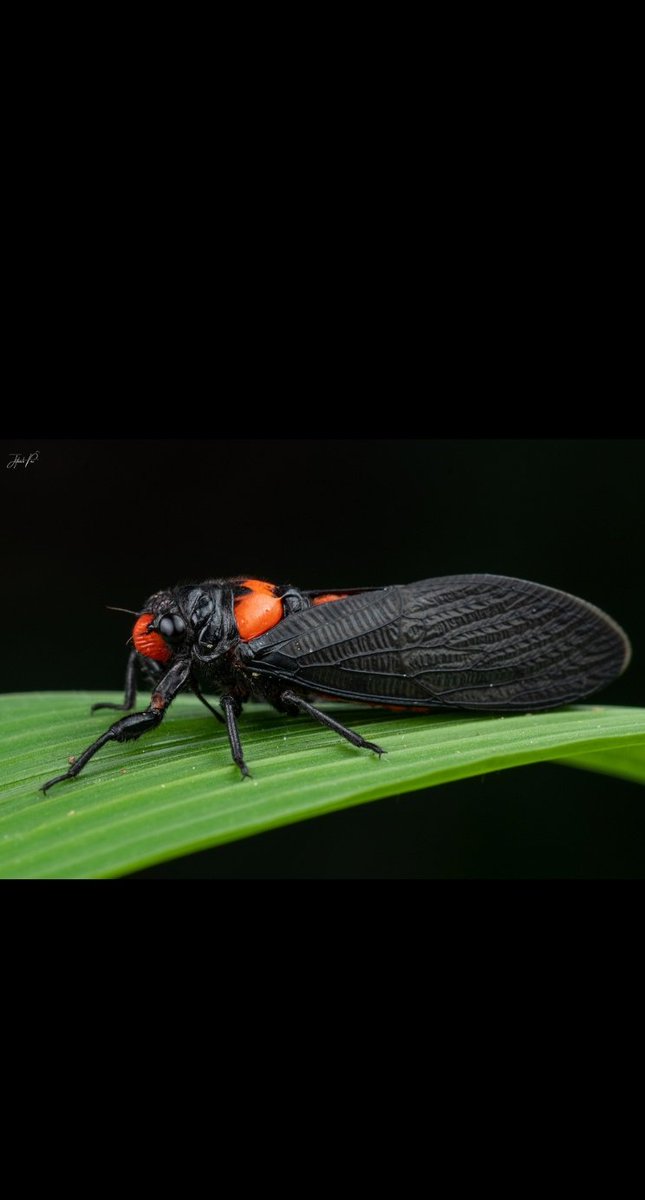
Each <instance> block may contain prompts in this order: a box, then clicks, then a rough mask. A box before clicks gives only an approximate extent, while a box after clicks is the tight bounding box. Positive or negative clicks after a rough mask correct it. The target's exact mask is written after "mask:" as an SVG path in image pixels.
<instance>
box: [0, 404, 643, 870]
mask: <svg viewBox="0 0 645 1200" xmlns="http://www.w3.org/2000/svg"><path fill="white" fill-rule="evenodd" d="M185 407H186V411H185V413H183V412H181V411H180V410H179V409H178V410H177V412H176V413H175V415H174V419H175V423H181V419H182V418H183V417H185V418H186V419H187V420H189V419H190V403H189V402H187V403H186V406H185ZM179 408H181V406H179ZM239 415H240V423H241V425H242V426H243V425H244V423H245V420H246V422H247V423H248V424H249V425H251V426H252V424H253V417H252V414H249V416H248V418H245V413H244V406H243V405H242V406H241V410H240V414H239ZM327 415H328V416H329V423H330V424H333V421H332V418H331V416H330V415H329V414H327ZM321 422H322V423H323V424H324V423H325V412H322V413H321ZM35 450H37V451H38V452H39V459H38V462H37V463H36V464H34V465H33V466H30V467H29V468H27V469H25V468H21V467H18V468H16V469H13V470H8V469H6V468H5V465H4V463H5V462H6V461H7V460H8V459H9V457H10V455H11V454H12V453H13V452H15V451H20V452H23V453H29V452H32V451H35ZM644 451H645V443H643V442H642V441H639V440H629V441H628V440H616V439H614V440H605V439H594V440H592V439H589V440H566V439H562V440H546V439H544V440H542V439H534V440H514V439H499V440H492V439H490V440H489V439H477V440H475V439H472V440H469V439H464V440H432V439H416V440H405V439H393V440H388V439H387V438H379V439H374V438H373V439H365V440H357V439H353V440H349V439H348V440H331V439H330V440H326V439H324V438H321V439H316V440H313V439H305V438H303V439H281V440H266V439H257V440H255V439H252V438H249V439H239V440H231V439H226V440H217V439H213V438H207V439H201V440H182V439H177V440H172V439H159V440H132V441H124V440H114V441H112V440H109V439H103V440H95V441H84V440H71V439H70V440H66V441H62V440H53V439H49V440H46V439H42V440H39V439H38V438H37V437H36V438H33V437H32V438H31V439H30V440H27V441H26V442H25V443H24V444H22V442H20V443H17V442H14V441H13V440H12V441H11V442H6V443H4V444H3V456H4V461H3V464H2V470H1V472H0V478H1V480H2V489H3V497H2V498H3V513H4V516H5V520H4V522H3V527H4V528H3V540H4V548H3V563H4V566H5V588H4V606H5V608H6V610H7V611H6V612H5V614H4V616H3V627H4V630H5V635H6V636H5V639H4V643H3V684H2V688H3V691H22V690H41V689H42V690H45V689H55V688H65V689H76V688H79V689H80V688H82V689H89V690H91V691H93V692H96V696H97V699H98V698H100V695H101V692H102V691H104V690H105V689H108V688H109V689H113V688H117V689H118V688H120V687H121V686H122V682H123V672H124V666H125V658H126V650H125V643H126V640H127V637H128V635H129V631H130V619H129V618H128V617H127V616H125V615H123V614H118V613H110V612H107V611H106V608H105V606H106V605H107V604H112V605H123V606H124V607H128V608H132V609H137V608H139V607H140V605H141V604H142V602H143V600H144V599H145V597H146V596H147V595H148V594H150V593H151V592H153V591H157V590H158V589H160V588H162V587H164V586H167V585H172V584H174V583H176V582H182V581H189V580H199V579H203V578H208V577H214V576H227V575H236V574H240V573H242V574H248V575H250V576H255V577H260V578H268V579H271V580H276V581H288V582H291V583H294V584H297V585H299V586H302V587H305V588H306V587H316V588H317V587H324V588H330V589H337V588H342V587H349V586H368V585H370V584H375V585H376V584H384V583H392V582H409V581H411V580H414V579H420V578H424V577H427V576H430V575H442V574H450V573H460V572H477V571H489V572H494V573H499V574H505V575H515V576H518V577H521V578H526V579H534V580H537V581H539V582H542V583H546V584H549V585H551V586H553V587H558V588H562V589H563V590H566V591H569V592H573V593H574V594H577V595H580V596H583V597H584V598H586V599H588V600H590V601H592V602H593V603H595V604H597V605H598V606H600V607H601V608H603V609H605V610H606V611H607V612H609V613H610V614H611V615H612V616H613V617H615V618H616V620H618V621H619V622H620V623H621V624H622V625H623V627H624V628H625V629H626V630H627V632H628V633H629V635H630V638H631V640H632V644H633V650H634V658H633V661H632V665H631V666H630V668H629V671H628V672H627V674H626V675H625V676H624V677H623V678H622V679H621V680H619V681H617V682H616V683H615V684H613V685H612V686H611V688H609V689H607V690H606V691H605V692H604V693H603V699H605V700H606V701H607V702H608V703H614V704H641V705H642V704H644V703H645V645H643V640H644V639H643V634H642V627H643V623H642V615H641V614H642V608H643V583H644V582H645V581H644V579H643V554H642V544H643V524H644V518H645V453H644ZM169 719H172V716H170V717H169ZM126 752H127V751H126ZM248 757H249V760H252V747H249V748H248ZM216 800H217V798H216V796H214V803H216ZM644 851H645V812H644V808H643V802H642V789H640V788H638V787H637V786H636V785H634V784H629V783H627V782H622V781H616V780H611V779H608V778H604V777H602V776H595V775H592V774H590V773H586V772H585V773H582V772H581V773H578V772H576V771H573V770H567V769H565V768H559V767H556V766H553V765H543V766H537V767H533V768H523V769H522V770H520V771H511V772H501V773H498V774H496V775H493V776H489V777H485V778H483V779H478V780H473V781H465V782H463V783H459V784H451V785H449V786H445V787H439V788H435V789H432V790H431V791H428V792H421V793H416V794H412V795H407V796H404V797H399V798H393V799H391V800H385V801H379V802H377V803H375V804H373V805H367V806H363V807H362V808H360V809H356V810H350V811H347V812H343V813H338V814H335V815H332V816H327V817H325V818H322V819H319V820H315V821H311V822H306V823H304V824H302V825H299V826H295V827H293V828H289V829H284V830H277V831H274V832H272V833H268V834H265V835H262V836H260V837H257V838H254V839H250V840H249V841H247V842H243V843H240V844H238V845H235V846H227V847H222V848H219V849H217V850H214V851H208V852H205V853H203V854H200V855H194V856H192V857H191V858H190V859H184V860H180V861H178V862H177V863H175V864H168V865H166V866H162V867H158V868H153V869H151V870H150V871H149V872H144V873H143V874H145V875H147V876H154V875H161V876H163V875H188V874H192V875H209V876H249V875H259V876H262V877H265V876H266V877H281V876H324V877H338V876H387V877H527V876H529V877H534V876H538V877H553V876H573V877H594V876H601V877H602V876H610V877H630V876H631V877H634V876H638V877H641V876H642V875H643V874H645V871H644V869H643V858H644V854H643V852H644Z"/></svg>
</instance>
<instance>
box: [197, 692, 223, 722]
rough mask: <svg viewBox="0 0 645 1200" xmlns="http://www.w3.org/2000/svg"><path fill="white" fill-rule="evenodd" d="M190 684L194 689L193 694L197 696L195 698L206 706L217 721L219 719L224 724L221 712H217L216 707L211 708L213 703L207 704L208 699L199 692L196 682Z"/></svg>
mask: <svg viewBox="0 0 645 1200" xmlns="http://www.w3.org/2000/svg"><path fill="white" fill-rule="evenodd" d="M190 686H191V687H192V689H193V691H194V693H195V695H196V696H197V699H198V700H201V702H202V704H204V705H205V706H206V708H207V709H208V711H209V712H212V714H213V716H214V717H217V720H218V721H221V723H222V725H224V724H225V721H224V718H223V716H222V714H221V713H219V712H218V711H217V709H216V708H213V705H212V704H209V702H208V700H207V699H206V697H205V696H202V693H201V692H200V690H199V688H198V687H197V684H196V683H191V685H190Z"/></svg>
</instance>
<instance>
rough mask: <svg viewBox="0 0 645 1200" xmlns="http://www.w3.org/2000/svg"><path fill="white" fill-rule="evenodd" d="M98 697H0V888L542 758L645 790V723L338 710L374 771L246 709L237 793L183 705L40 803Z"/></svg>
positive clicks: (223, 742)
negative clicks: (378, 749)
mask: <svg viewBox="0 0 645 1200" xmlns="http://www.w3.org/2000/svg"><path fill="white" fill-rule="evenodd" d="M98 698H99V697H98V696H94V695H93V696H89V695H86V694H84V693H67V692H66V693H62V692H50V693H44V694H40V693H38V694H36V693H22V694H19V695H13V696H0V718H1V720H2V730H3V735H2V739H1V741H0V875H4V876H18V877H49V878H52V877H56V878H60V877H100V876H109V875H122V874H125V873H127V872H128V871H133V870H135V869H136V868H138V867H142V866H147V865H148V864H150V863H155V862H161V861H163V860H164V859H168V858H174V857H176V856H177V855H181V854H187V853H189V852H190V851H192V850H196V849H202V848H204V847H206V846H215V845H217V844H219V843H222V842H228V841H233V840H235V839H236V838H241V837H247V836H249V835H250V834H253V833H258V832H260V831H261V830H264V829H271V828H273V827H275V826H278V825H286V824H289V823H290V822H292V821H299V820H303V819H305V818H307V817H313V816H318V815H319V814H321V813H325V812H331V811H332V810H333V809H338V808H344V807H348V806H350V805H355V804H362V803H364V802H366V801H368V800H376V799H378V798H379V797H381V796H387V795H392V794H397V793H401V792H406V791H412V790H414V789H415V788H425V787H429V786H432V785H433V784H437V783H446V782H448V781H449V780H452V779H463V778H465V777H466V776H469V775H479V774H483V773H486V772H489V771H499V770H502V769H504V768H506V767H515V766H520V765H522V764H523V763H531V762H543V761H545V760H548V759H558V760H559V759H563V760H564V761H565V762H566V764H567V765H576V766H580V767H585V768H588V769H594V770H599V771H608V772H610V773H611V774H614V775H618V776H620V775H622V776H624V777H625V778H628V779H636V780H639V781H640V782H645V709H642V708H607V707H602V706H597V705H585V706H576V707H573V708H566V709H560V710H558V711H557V712H550V713H540V714H534V715H521V716H500V715H491V716H485V717H483V716H473V715H470V714H467V713H441V714H437V715H436V716H421V715H417V716H411V717H408V716H404V715H393V714H391V713H387V712H382V711H378V710H375V709H367V708H362V707H358V706H354V705H347V704H343V705H335V706H333V710H332V711H334V713H335V714H336V715H338V716H339V717H340V719H341V720H344V721H346V722H347V723H348V724H349V725H350V726H351V727H352V728H354V729H356V730H358V731H359V732H360V733H362V734H363V735H364V736H365V737H367V738H368V739H370V740H372V741H376V742H378V743H379V744H380V745H382V746H383V747H384V749H385V750H387V751H388V753H387V754H386V755H384V756H383V758H382V759H378V758H377V757H376V756H375V755H374V754H371V753H369V752H367V751H364V750H357V749H355V748H354V747H353V746H350V745H348V744H347V743H346V742H344V741H342V740H341V739H340V738H339V737H337V736H335V735H334V734H333V733H331V732H330V731H329V730H327V729H322V728H320V727H319V726H317V725H315V724H314V723H313V722H311V721H308V720H307V719H306V718H302V717H297V718H287V717H283V716H280V715H279V714H278V713H276V712H274V711H273V710H272V709H270V708H268V707H266V706H264V705H258V706H257V707H253V706H249V707H248V708H247V709H246V711H245V713H244V716H243V717H242V720H241V722H240V727H241V732H242V740H243V744H244V746H245V752H246V757H247V761H248V763H249V766H250V768H251V771H252V773H253V777H252V778H251V779H247V780H242V779H241V778H240V775H239V772H238V771H237V769H236V768H235V767H233V765H232V764H231V759H230V752H229V748H228V744H227V739H226V734H225V732H224V730H223V728H222V726H221V725H219V724H217V723H216V722H215V721H214V720H213V718H212V717H210V716H209V715H208V714H207V713H206V712H205V710H204V709H203V708H202V707H201V705H200V704H199V703H198V702H197V701H196V700H194V699H192V698H189V697H180V699H179V700H177V701H175V703H174V704H173V707H172V709H171V711H170V713H169V715H168V717H167V718H166V720H165V721H164V723H163V725H161V726H160V727H159V728H158V729H156V730H155V731H154V732H152V733H150V734H146V735H145V737H143V738H141V740H140V741H137V742H134V743H132V742H131V743H129V744H122V745H119V744H117V743H114V744H112V745H109V746H106V747H104V748H103V749H102V750H101V751H99V753H98V755H97V756H96V758H94V759H92V761H91V762H90V763H89V764H88V766H87V767H86V768H85V771H84V772H83V774H82V775H81V776H80V777H79V778H78V779H77V780H75V781H74V782H69V783H64V784H60V785H59V786H57V787H55V788H53V789H52V791H51V792H49V793H48V795H47V796H46V797H43V795H42V794H41V793H40V792H39V791H38V788H39V786H40V785H41V784H42V783H43V782H44V781H45V780H47V779H50V778H51V777H52V776H53V775H56V774H58V773H60V772H62V771H64V770H65V769H66V763H67V758H68V756H69V755H70V754H76V755H78V754H79V753H80V752H81V751H82V750H83V749H84V748H85V747H86V746H87V745H88V744H89V743H90V742H91V741H93V740H94V739H95V738H96V737H97V736H98V734H99V733H101V732H103V730H104V729H105V728H106V727H107V725H108V724H109V721H110V714H106V713H97V714H94V715H93V716H91V715H90V714H89V711H88V710H89V705H90V703H91V701H92V700H96V699H98ZM100 698H101V699H113V700H119V699H120V697H118V696H115V695H113V696H102V697H100ZM106 717H107V719H106Z"/></svg>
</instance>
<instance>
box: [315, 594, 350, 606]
mask: <svg viewBox="0 0 645 1200" xmlns="http://www.w3.org/2000/svg"><path fill="white" fill-rule="evenodd" d="M346 599H347V593H344V594H341V593H340V592H339V593H336V592H329V593H328V595H326V596H316V597H315V598H314V600H312V604H331V602H332V600H346Z"/></svg>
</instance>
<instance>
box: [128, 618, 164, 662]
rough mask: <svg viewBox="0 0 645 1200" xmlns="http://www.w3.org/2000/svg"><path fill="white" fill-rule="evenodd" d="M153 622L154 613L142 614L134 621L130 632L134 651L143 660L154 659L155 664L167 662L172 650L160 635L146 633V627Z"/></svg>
mask: <svg viewBox="0 0 645 1200" xmlns="http://www.w3.org/2000/svg"><path fill="white" fill-rule="evenodd" d="M151 621H154V613H142V614H141V616H140V617H139V618H138V619H137V621H135V625H134V629H133V630H132V641H133V642H134V646H135V650H138V651H139V654H143V656H144V658H154V660H155V662H168V659H169V658H170V656H171V654H172V650H171V649H170V647H169V646H167V645H166V643H165V642H164V640H163V638H162V636H161V634H160V633H155V632H154V630H153V631H152V632H150V633H149V632H148V625H149V624H150V622H151Z"/></svg>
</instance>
